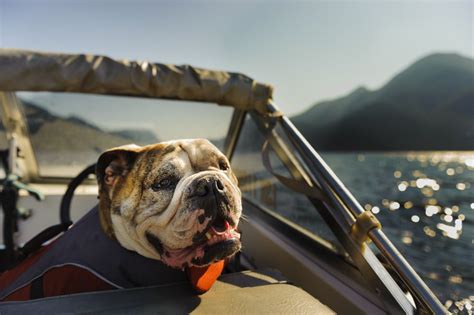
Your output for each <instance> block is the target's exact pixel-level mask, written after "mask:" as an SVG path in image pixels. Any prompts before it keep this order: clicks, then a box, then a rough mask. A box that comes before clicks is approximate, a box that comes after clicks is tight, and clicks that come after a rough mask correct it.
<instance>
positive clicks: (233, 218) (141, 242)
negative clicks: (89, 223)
mask: <svg viewBox="0 0 474 315" xmlns="http://www.w3.org/2000/svg"><path fill="white" fill-rule="evenodd" d="M97 179H98V183H99V198H100V202H99V211H100V219H101V225H102V228H103V229H104V231H105V232H106V233H107V234H108V235H109V236H111V237H115V238H116V239H117V240H118V241H119V242H120V244H121V245H122V246H123V247H125V248H127V249H129V250H133V251H136V252H138V253H139V254H141V255H143V256H146V257H149V258H153V259H159V260H161V261H163V262H164V263H165V264H167V265H169V266H171V267H176V268H183V267H185V266H192V265H194V266H204V265H208V264H210V263H213V262H215V261H218V260H221V259H223V258H225V257H228V256H231V255H233V254H235V253H236V252H237V251H238V250H240V235H239V233H238V232H237V231H236V230H235V229H236V227H237V224H238V223H239V219H240V215H241V212H242V203H241V193H240V190H239V188H238V187H237V179H236V177H235V176H234V174H233V173H232V170H231V169H230V165H229V162H228V160H227V158H226V157H225V156H224V155H223V154H222V153H221V152H220V151H219V150H218V149H217V148H216V147H215V146H213V145H212V144H211V143H210V142H209V141H207V140H204V139H196V140H178V141H170V142H165V143H159V144H155V145H149V146H144V147H139V146H135V145H130V146H123V147H118V148H115V149H111V150H109V151H107V152H105V153H104V154H102V155H101V157H100V158H99V161H98V163H97Z"/></svg>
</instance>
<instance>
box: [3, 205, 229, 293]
mask: <svg viewBox="0 0 474 315" xmlns="http://www.w3.org/2000/svg"><path fill="white" fill-rule="evenodd" d="M223 268H224V262H223V261H220V262H217V263H215V264H213V265H210V266H207V267H203V268H194V267H193V268H189V269H188V270H187V271H182V270H178V269H173V268H171V267H168V266H166V265H164V264H163V263H162V262H161V261H157V260H153V259H149V258H146V257H143V256H141V255H139V254H137V253H135V252H132V251H129V250H127V249H125V248H123V247H122V246H121V245H120V244H119V243H118V242H117V241H115V240H112V239H110V238H108V237H107V236H106V235H105V234H104V233H103V231H102V229H101V227H100V223H99V215H98V211H97V208H94V209H92V210H91V211H90V212H89V213H87V214H86V215H85V216H84V217H83V218H82V219H81V220H80V221H79V222H78V223H77V224H75V225H74V226H73V227H72V228H70V229H69V230H68V231H67V232H66V233H64V234H63V235H62V236H61V237H59V238H58V239H57V240H55V241H54V242H53V243H52V244H50V245H48V246H45V247H43V248H42V249H41V250H40V251H38V252H37V253H35V254H33V255H31V256H30V257H28V258H27V259H26V260H25V261H23V262H22V263H21V264H20V265H18V266H17V267H15V268H14V269H12V270H8V271H6V272H4V273H3V274H1V275H0V301H24V300H29V299H35V298H41V297H49V296H57V295H64V294H72V293H81V292H91V291H101V290H110V289H120V288H133V287H143V286H151V285H162V284H167V283H174V282H182V281H188V279H189V280H190V284H191V285H192V286H193V287H194V288H195V289H196V290H197V291H198V292H199V293H203V292H205V291H207V290H209V289H210V287H211V286H212V284H213V283H214V282H215V281H216V279H217V278H218V277H219V275H220V274H221V272H222V270H223Z"/></svg>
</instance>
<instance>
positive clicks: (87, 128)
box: [17, 92, 232, 177]
mask: <svg viewBox="0 0 474 315" xmlns="http://www.w3.org/2000/svg"><path fill="white" fill-rule="evenodd" d="M17 97H18V99H19V100H20V102H21V104H22V107H23V111H24V114H25V117H26V120H27V124H28V129H29V134H30V140H31V143H32V146H33V150H34V151H35V156H36V160H37V162H38V165H39V173H40V175H41V176H54V177H72V176H75V175H77V173H78V172H80V171H81V170H82V169H83V168H85V167H86V166H87V165H89V164H92V163H94V162H95V161H96V160H97V158H98V156H99V155H100V153H101V152H103V151H104V150H106V149H108V148H112V147H116V146H120V145H123V144H129V143H135V144H138V145H146V144H151V143H156V142H161V141H168V140H172V139H181V138H207V139H209V140H211V141H212V142H213V143H214V144H215V145H216V146H217V147H219V148H221V149H222V144H223V143H224V140H223V139H224V137H225V135H226V133H227V129H228V125H229V122H230V118H231V115H232V108H231V107H220V106H216V105H214V104H204V103H195V102H180V101H168V100H156V99H145V98H137V97H122V96H108V95H107V96H105V95H90V94H76V93H50V92H21V93H17Z"/></svg>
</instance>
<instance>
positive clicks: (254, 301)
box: [0, 270, 334, 315]
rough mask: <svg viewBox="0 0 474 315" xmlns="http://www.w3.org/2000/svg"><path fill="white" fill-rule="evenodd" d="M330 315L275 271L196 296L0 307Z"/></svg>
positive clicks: (115, 296) (241, 277)
mask: <svg viewBox="0 0 474 315" xmlns="http://www.w3.org/2000/svg"><path fill="white" fill-rule="evenodd" d="M71 312H72V313H94V314H95V313H99V314H156V313H160V314H162V313H164V314H168V313H169V314H189V313H193V314H217V313H220V314H224V313H225V314H334V312H333V311H332V310H330V309H329V308H328V307H327V306H325V305H324V304H322V303H321V302H319V301H318V300H317V299H315V298H314V297H312V296H311V295H309V294H308V293H306V292H305V291H303V290H302V289H300V288H298V287H295V286H293V285H291V284H289V283H288V282H287V281H286V280H285V279H284V278H283V277H282V276H281V275H280V274H279V273H278V272H275V271H272V270H264V271H261V272H256V271H244V272H238V273H231V274H224V275H222V276H221V277H220V278H219V280H218V281H217V282H216V283H215V284H214V286H213V287H212V288H211V290H210V291H208V292H207V293H205V294H202V295H196V293H195V292H194V291H193V290H192V288H191V286H190V285H189V284H188V283H183V282H181V283H174V284H168V285H162V286H154V287H147V288H137V289H127V290H112V291H103V292H93V293H81V294H73V295H68V296H60V297H52V298H44V299H38V300H32V301H28V302H6V303H3V304H0V313H1V314H2V315H3V314H30V313H35V314H42V313H45V314H48V313H71Z"/></svg>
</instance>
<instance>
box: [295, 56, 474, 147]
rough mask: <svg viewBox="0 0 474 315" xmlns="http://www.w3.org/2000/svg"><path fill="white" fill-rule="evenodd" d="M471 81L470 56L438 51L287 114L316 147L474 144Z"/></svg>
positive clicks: (473, 84) (473, 71)
mask: <svg viewBox="0 0 474 315" xmlns="http://www.w3.org/2000/svg"><path fill="white" fill-rule="evenodd" d="M473 87H474V60H473V59H471V58H468V57H464V56H461V55H458V54H452V53H447V54H444V53H436V54H432V55H429V56H426V57H423V58H421V59H419V60H417V61H415V62H414V63H412V64H411V65H410V66H408V67H407V68H405V69H403V70H402V71H400V72H399V73H398V74H396V75H395V76H394V77H393V78H391V79H390V80H389V81H388V82H387V83H386V84H385V85H384V86H382V87H381V88H379V89H377V90H373V91H371V90H368V89H367V88H365V87H358V88H356V89H355V90H353V91H352V92H350V93H348V94H346V95H344V96H343V97H340V98H335V99H332V100H329V101H322V102H319V103H317V104H315V105H313V106H312V107H310V108H309V109H307V110H306V111H304V112H302V113H300V114H299V115H296V116H293V117H292V118H291V120H292V121H293V122H294V123H295V125H296V126H297V127H298V128H299V129H300V130H301V131H302V133H303V134H304V135H305V136H306V138H307V139H308V140H309V141H310V142H311V143H312V144H313V146H314V147H315V148H316V149H320V150H336V151H342V150H369V151H370V150H395V151H401V150H473V149H474V127H473V125H474V124H473V122H474V91H473Z"/></svg>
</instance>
